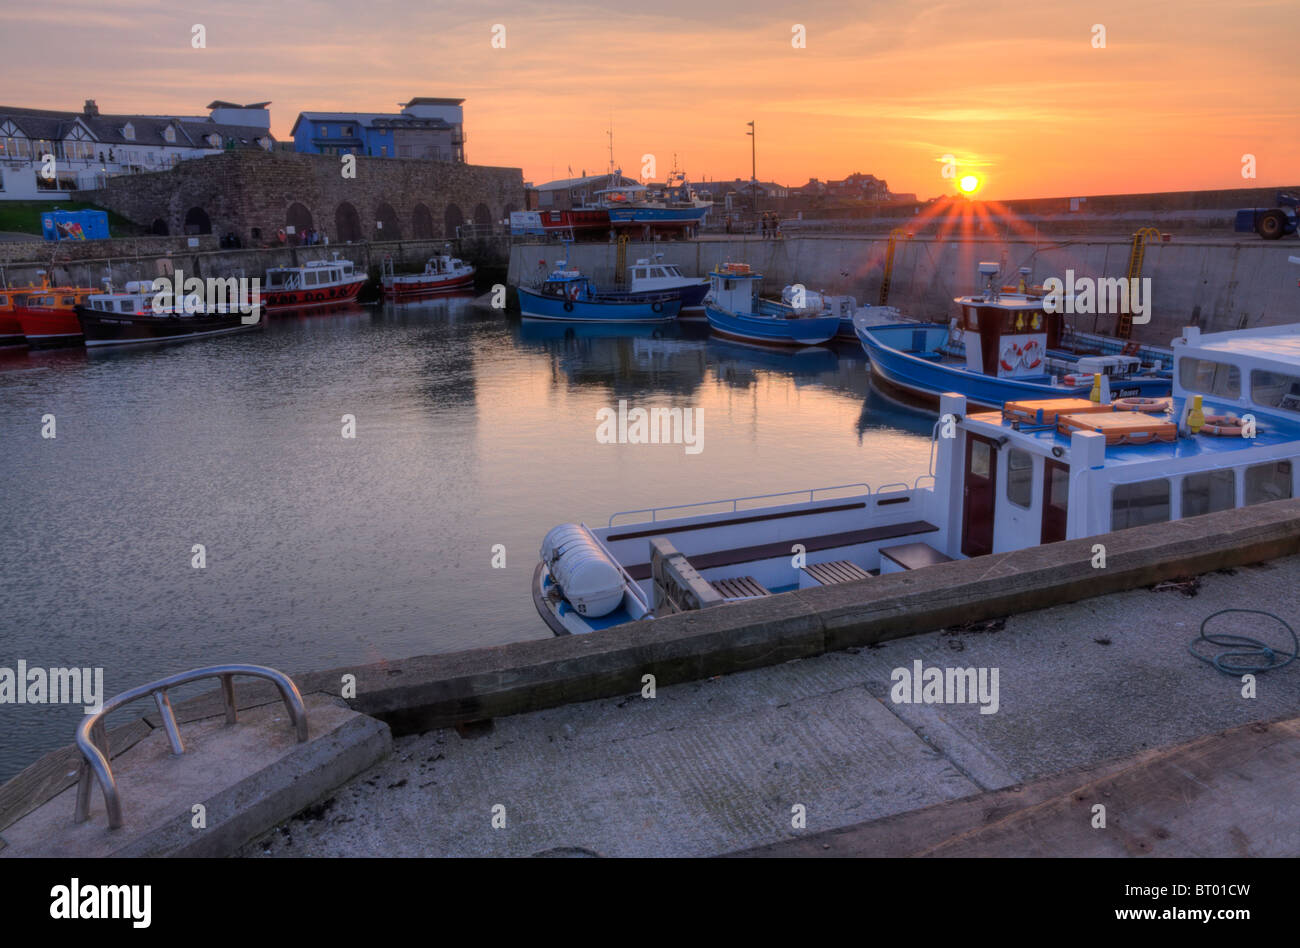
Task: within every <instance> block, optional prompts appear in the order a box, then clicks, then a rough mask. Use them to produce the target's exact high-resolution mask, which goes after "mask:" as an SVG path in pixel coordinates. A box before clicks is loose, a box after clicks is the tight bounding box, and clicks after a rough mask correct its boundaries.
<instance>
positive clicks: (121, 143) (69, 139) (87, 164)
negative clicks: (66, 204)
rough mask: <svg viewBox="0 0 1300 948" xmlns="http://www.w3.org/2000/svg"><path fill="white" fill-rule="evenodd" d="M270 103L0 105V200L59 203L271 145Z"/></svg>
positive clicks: (87, 102)
mask: <svg viewBox="0 0 1300 948" xmlns="http://www.w3.org/2000/svg"><path fill="white" fill-rule="evenodd" d="M268 105H270V103H269V102H256V103H253V104H252V105H235V104H234V103H231V102H219V101H218V102H213V103H212V104H211V105H209V106H208V110H209V115H208V116H206V117H203V116H200V117H185V116H161V115H102V114H100V111H99V107H98V106H96V105H95V100H94V99H87V100H86V104H85V107H84V108H83V109H82V111H80V112H59V111H54V110H51V109H23V108H10V107H8V106H0V201H18V200H59V199H66V198H67V197H68V195H69V192H72V191H77V190H85V189H92V188H96V187H99V186H100V185H101V184H102V183H103V181H104V179H105V178H106V177H109V176H112V175H118V174H133V173H137V172H141V171H163V170H166V169H167V168H170V167H172V166H173V165H175V164H176V163H177V162H180V161H183V160H185V159H187V158H201V157H202V156H204V155H214V154H218V153H220V152H222V151H225V150H227V149H232V148H261V149H264V150H267V151H269V150H270V149H271V148H273V147H275V139H274V138H272V137H271V131H270V128H271V116H270V113H269V112H268V111H267V108H266V107H267V106H268Z"/></svg>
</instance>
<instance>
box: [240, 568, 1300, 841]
mask: <svg viewBox="0 0 1300 948" xmlns="http://www.w3.org/2000/svg"><path fill="white" fill-rule="evenodd" d="M1192 589H1195V592H1196V595H1194V596H1188V595H1187V594H1186V593H1187V591H1190V590H1192ZM1261 604H1266V607H1267V608H1269V609H1271V610H1272V611H1274V612H1276V613H1277V614H1279V615H1282V616H1286V617H1288V618H1289V619H1290V620H1291V621H1292V622H1293V624H1294V618H1295V617H1296V616H1300V556H1290V557H1286V558H1283V559H1280V560H1276V561H1274V562H1271V563H1265V564H1260V565H1258V566H1254V567H1247V568H1241V569H1237V570H1235V571H1225V572H1217V573H1211V574H1208V575H1204V576H1202V577H1200V578H1199V582H1198V583H1197V584H1196V585H1195V586H1192V585H1184V586H1181V587H1179V586H1171V587H1170V588H1165V589H1159V590H1153V589H1146V588H1143V589H1133V590H1130V591H1127V592H1120V593H1114V594H1111V595H1106V596H1102V597H1099V598H1094V599H1088V600H1083V601H1080V602H1075V603H1072V604H1068V605H1059V606H1052V607H1049V608H1046V609H1039V610H1034V611H1030V612H1025V613H1021V614H1017V615H1013V616H1011V617H1009V618H1007V619H1006V620H1005V624H1002V623H999V622H994V623H988V624H976V625H974V626H972V627H960V626H959V627H952V628H949V629H947V630H935V631H931V632H928V633H926V634H923V635H918V636H914V637H910V638H904V639H895V640H891V641H886V642H881V643H879V644H878V645H877V646H876V647H866V648H851V649H846V650H843V651H838V652H832V653H828V654H824V655H820V656H815V657H808V658H805V659H801V660H796V661H790V662H786V663H783V664H779V665H775V666H771V667H767V668H763V669H757V670H752V671H745V672H740V673H737V674H732V675H724V676H720V677H714V678H710V679H707V680H704V681H695V682H688V683H683V684H680V685H673V686H669V687H661V688H659V689H658V690H657V693H656V694H655V696H654V697H653V698H645V697H642V696H641V693H639V692H633V693H629V694H625V695H622V696H619V697H611V698H605V699H601V700H597V701H589V702H584V703H581V704H577V705H572V706H569V707H565V708H553V709H549V710H545V711H537V712H533V713H528V714H521V715H516V716H513V717H509V718H501V719H497V720H496V721H494V722H491V723H490V724H483V725H481V726H479V727H469V728H467V727H462V728H460V729H459V730H458V729H455V728H443V729H438V730H434V731H430V732H428V733H425V734H420V735H411V736H407V737H401V738H398V739H397V740H396V741H395V742H394V753H393V756H392V757H390V758H389V759H388V760H385V761H383V762H381V763H379V764H377V765H375V766H374V767H372V768H370V769H369V770H368V771H366V772H364V773H362V774H360V775H358V776H357V777H356V778H354V779H353V780H351V781H350V782H349V783H347V784H346V785H344V786H343V787H341V788H339V789H338V790H337V791H335V792H334V793H332V794H330V795H329V796H328V797H327V798H326V799H325V800H323V801H322V802H321V803H319V804H318V805H317V806H315V807H313V808H312V810H311V811H310V813H307V814H302V815H300V816H299V817H297V818H295V819H293V820H290V821H287V822H285V823H282V824H281V825H280V826H278V827H276V828H275V829H273V830H271V831H270V832H268V833H266V834H264V835H263V836H262V837H260V838H259V839H257V840H255V841H254V842H252V843H250V844H249V845H248V846H246V847H244V848H243V849H242V850H241V852H242V854H243V855H246V856H338V855H375V856H378V855H386V856H530V855H552V856H562V855H569V856H583V855H601V856H708V855H721V854H729V853H736V852H737V851H744V850H749V851H750V852H748V853H742V854H747V855H780V856H807V855H921V854H929V855H982V854H997V855H1031V854H1048V853H1050V854H1053V855H1157V856H1159V855H1201V856H1226V855H1274V856H1277V855H1289V856H1297V855H1300V821H1297V820H1296V818H1295V817H1296V815H1297V809H1298V808H1300V799H1298V798H1297V796H1296V794H1295V792H1294V788H1295V779H1296V776H1297V774H1298V773H1300V722H1297V721H1295V720H1289V719H1294V718H1296V717H1297V716H1298V715H1300V687H1297V684H1298V683H1300V663H1293V664H1292V665H1290V666H1288V667H1286V668H1284V669H1281V670H1279V671H1274V672H1270V673H1266V674H1264V675H1261V676H1260V677H1259V680H1258V684H1257V689H1258V690H1257V695H1256V697H1255V698H1249V699H1248V698H1243V697H1242V695H1241V689H1242V684H1241V682H1240V681H1238V680H1237V679H1234V678H1229V677H1227V676H1225V675H1222V674H1220V673H1218V672H1216V671H1215V670H1214V669H1212V668H1210V667H1209V666H1208V665H1206V664H1204V663H1202V662H1200V661H1198V660H1196V659H1195V658H1193V657H1192V656H1191V655H1190V654H1189V653H1188V651H1187V647H1188V645H1189V644H1190V642H1191V641H1192V639H1193V638H1194V637H1195V636H1196V634H1197V631H1198V629H1199V628H1200V625H1201V622H1202V620H1203V619H1205V617H1206V616H1208V615H1210V614H1211V613H1213V612H1216V611H1217V610H1219V609H1225V608H1255V607H1257V606H1259V605H1261ZM1238 618H1245V619H1246V620H1247V622H1246V623H1242V622H1239V621H1238V622H1233V621H1228V620H1230V619H1231V617H1225V618H1224V619H1220V620H1216V623H1218V622H1225V621H1226V622H1227V625H1226V628H1227V629H1231V630H1232V631H1238V632H1244V633H1246V634H1251V635H1255V636H1257V637H1262V638H1264V639H1266V640H1268V641H1270V642H1276V643H1278V645H1279V646H1281V645H1282V644H1283V643H1284V642H1286V638H1287V636H1286V632H1285V630H1284V629H1282V628H1281V627H1280V626H1276V625H1272V624H1269V623H1268V622H1267V620H1263V621H1261V622H1259V623H1256V622H1255V620H1256V619H1259V618H1260V617H1251V616H1248V617H1238ZM1211 628H1212V629H1217V628H1219V626H1218V625H1217V624H1216V625H1214V626H1212V627H1211ZM1286 647H1287V648H1289V647H1290V644H1289V642H1287V643H1286ZM916 661H921V662H922V663H923V664H924V666H926V667H932V666H933V667H944V668H946V667H989V668H997V669H998V670H999V672H1000V674H999V681H1000V695H999V707H998V710H997V712H996V713H993V714H981V713H980V709H979V707H978V706H977V705H974V704H962V705H941V704H919V705H918V704H900V703H895V702H894V701H893V700H892V699H891V695H890V692H891V688H892V674H893V670H894V669H897V668H911V667H912V666H913V663H914V662H916ZM1269 720H1272V721H1275V722H1278V723H1274V724H1271V725H1262V724H1258V723H1256V722H1260V721H1269ZM1233 729H1235V730H1233ZM1225 730H1226V731H1227V733H1226V734H1225V735H1223V736H1222V737H1218V738H1208V739H1207V738H1204V737H1203V736H1204V735H1207V734H1218V733H1219V732H1223V731H1225ZM1188 741H1193V742H1196V743H1194V744H1193V745H1191V747H1186V746H1183V747H1179V746H1177V745H1183V744H1185V742H1188ZM1171 745H1173V748H1172V749H1169V748H1171ZM1080 795H1082V799H1077V798H1078V797H1079V796H1080ZM1097 803H1101V804H1103V805H1105V806H1106V807H1107V820H1108V827H1109V828H1108V829H1095V830H1094V829H1092V828H1091V819H1092V812H1093V811H1092V807H1093V806H1094V805H1095V804H1097ZM796 805H801V806H803V807H805V808H806V810H805V812H806V821H807V822H806V828H802V829H797V828H795V827H793V826H792V818H793V817H792V808H793V807H795V806H796ZM496 807H502V808H504V809H503V810H496V811H495V813H496V814H497V815H498V816H500V815H504V820H505V823H504V827H503V828H494V826H493V817H494V808H496ZM755 847H766V848H765V849H758V850H755Z"/></svg>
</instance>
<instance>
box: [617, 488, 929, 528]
mask: <svg viewBox="0 0 1300 948" xmlns="http://www.w3.org/2000/svg"><path fill="white" fill-rule="evenodd" d="M903 486H904V487H906V486H907V485H903ZM854 487H861V488H862V495H863V496H867V495H870V494H871V492H872V491H871V485H870V484H864V483H857V484H835V485H833V486H830V487H812V488H808V489H807V490H783V491H778V492H776V493H773V494H753V495H751V496H749V497H727V498H724V499H722V500H701V501H697V502H696V503H693V504H672V505H670V506H667V507H643V508H641V509H640V510H620V511H618V512H617V513H614V514H611V515H610V518H609V526H610V527H613V526H614V521H615V520H617V519H618V518H619V517H631V516H635V515H644V514H649V515H650V522H651V523H658V522H659V515H660V514H663V513H667V512H668V511H670V510H693V509H696V508H699V507H716V506H719V505H722V504H730V505H731V511H730V512H731V513H739V512H740V509H741V508H740V504H741V503H743V502H745V501H751V500H774V499H775V498H777V497H805V496H806V497H807V498H808V502H809V503H812V502H813V501H815V500H816V499H817V494H819V493H821V492H822V491H829V490H849V489H850V488H854ZM827 499H830V498H827ZM714 512H715V513H727V511H725V510H717V511H714ZM639 522H644V520H642V521H639Z"/></svg>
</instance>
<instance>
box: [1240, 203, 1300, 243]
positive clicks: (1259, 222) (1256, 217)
mask: <svg viewBox="0 0 1300 948" xmlns="http://www.w3.org/2000/svg"><path fill="white" fill-rule="evenodd" d="M1276 203H1277V204H1278V205H1280V206H1279V207H1247V208H1243V209H1241V210H1239V211H1237V221H1236V227H1235V228H1234V229H1235V230H1236V232H1237V233H1239V234H1249V233H1250V232H1251V231H1254V232H1255V233H1257V234H1259V236H1261V237H1263V238H1264V239H1265V240H1277V239H1278V238H1280V237H1285V236H1287V235H1289V234H1294V233H1295V232H1296V208H1297V207H1300V198H1297V197H1296V196H1295V195H1294V194H1278V196H1277V202H1276Z"/></svg>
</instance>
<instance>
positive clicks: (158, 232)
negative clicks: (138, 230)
mask: <svg viewBox="0 0 1300 948" xmlns="http://www.w3.org/2000/svg"><path fill="white" fill-rule="evenodd" d="M171 232H172V230H171V228H170V227H168V226H167V222H166V221H165V220H163V219H162V218H161V217H156V218H154V222H153V224H152V225H151V226H150V227H149V233H151V234H153V235H155V236H157V237H169V236H171Z"/></svg>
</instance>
